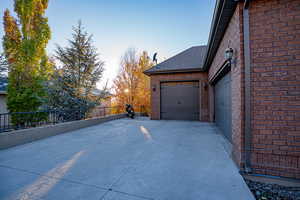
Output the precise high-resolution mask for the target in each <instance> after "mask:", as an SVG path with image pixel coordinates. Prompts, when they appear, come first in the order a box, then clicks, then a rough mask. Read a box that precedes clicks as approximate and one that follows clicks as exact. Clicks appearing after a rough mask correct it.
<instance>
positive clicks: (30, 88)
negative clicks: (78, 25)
mask: <svg viewBox="0 0 300 200" xmlns="http://www.w3.org/2000/svg"><path fill="white" fill-rule="evenodd" d="M47 7H48V0H26V1H24V0H14V11H15V12H16V14H17V18H14V17H13V16H12V15H11V14H10V11H9V10H8V9H7V10H6V11H5V12H4V16H3V21H4V31H5V35H4V37H3V49H4V54H5V58H6V60H7V62H8V71H9V73H8V80H9V81H8V99H7V106H8V109H9V111H10V112H24V111H36V110H38V109H39V108H40V106H41V105H42V104H43V100H44V99H45V96H46V95H47V94H46V91H45V89H44V86H43V83H44V82H45V81H46V80H47V79H48V78H49V74H50V73H51V71H52V66H51V63H50V62H49V61H48V57H47V55H46V50H45V49H46V46H47V43H48V41H49V40H50V36H51V31H50V28H49V26H48V19H47V17H45V16H44V15H45V11H46V9H47Z"/></svg>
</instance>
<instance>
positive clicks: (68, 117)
mask: <svg viewBox="0 0 300 200" xmlns="http://www.w3.org/2000/svg"><path fill="white" fill-rule="evenodd" d="M121 112H124V109H122V108H120V107H97V110H96V111H94V110H93V111H92V112H89V113H86V112H83V111H81V110H43V111H36V112H15V113H2V114H0V132H6V131H12V130H18V129H26V128H32V127H39V126H44V125H51V124H58V123H63V122H70V121H76V120H83V119H87V118H98V117H105V116H108V115H113V114H119V113H121Z"/></svg>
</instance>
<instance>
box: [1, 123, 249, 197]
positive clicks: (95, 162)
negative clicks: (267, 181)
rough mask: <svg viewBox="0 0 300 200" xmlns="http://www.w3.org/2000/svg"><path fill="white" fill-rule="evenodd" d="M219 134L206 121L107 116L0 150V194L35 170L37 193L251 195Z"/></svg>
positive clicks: (18, 188) (20, 185) (19, 189)
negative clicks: (111, 118) (93, 123)
mask: <svg viewBox="0 0 300 200" xmlns="http://www.w3.org/2000/svg"><path fill="white" fill-rule="evenodd" d="M222 140H223V138H222V136H220V135H218V134H216V131H215V129H214V127H213V125H211V124H209V123H200V122H188V121H150V120H147V118H138V119H135V120H131V119H121V120H116V121H110V122H107V123H103V124H100V125H97V126H92V127H88V128H84V129H81V130H77V131H73V132H70V133H66V134H63V135H58V136H55V137H51V138H47V139H44V140H40V141H36V142H33V143H29V144H25V145H21V146H17V147H14V148H10V149H7V150H2V151H0V177H1V178H0V185H1V186H2V185H6V186H5V187H4V188H1V187H0V188H1V189H0V199H5V198H11V196H12V195H17V197H18V195H22V194H23V193H24V192H23V191H24V188H28V187H29V188H30V187H31V185H33V184H35V183H36V182H37V180H39V179H40V178H39V177H43V179H42V183H43V184H41V185H42V186H41V187H40V186H39V187H35V190H34V192H33V193H34V194H32V195H31V196H32V197H34V198H37V199H38V198H41V199H118V200H119V199H121V200H123V199H186V200H188V199H236V197H239V199H244V200H248V199H249V200H252V199H254V198H253V197H252V194H251V192H250V191H249V189H248V188H247V186H246V184H245V183H244V181H243V179H242V177H241V176H240V175H239V173H238V170H237V168H236V167H235V165H234V163H233V162H232V161H231V159H230V158H229V157H228V155H227V153H226V152H225V151H224V148H223V145H222V142H223V141H222ZM9 170H11V171H14V172H15V173H21V174H20V175H18V176H14V175H13V173H12V172H10V173H12V174H10V175H9V173H8V172H7V171H9ZM2 176H4V177H5V178H4V179H3V178H2ZM48 179H49V180H48ZM53 180H56V181H53ZM7 181H8V183H9V184H7ZM44 183H45V184H44ZM43 185H51V189H47V192H44V191H45V190H46V189H45V186H43ZM63 188H66V189H63ZM40 193H46V194H45V195H39V194H40ZM86 195H87V196H86ZM13 197H16V196H13Z"/></svg>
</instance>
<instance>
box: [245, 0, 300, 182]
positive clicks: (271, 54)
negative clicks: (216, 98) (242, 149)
mask: <svg viewBox="0 0 300 200" xmlns="http://www.w3.org/2000/svg"><path fill="white" fill-rule="evenodd" d="M249 11H250V40H251V42H250V48H251V68H252V72H251V79H252V86H251V93H252V99H251V105H252V110H253V113H252V135H253V138H252V143H253V146H252V148H253V152H252V165H253V166H252V167H253V168H254V172H255V173H261V174H269V175H275V176H284V177H293V178H300V1H299V0H256V1H252V2H251V4H250V8H249Z"/></svg>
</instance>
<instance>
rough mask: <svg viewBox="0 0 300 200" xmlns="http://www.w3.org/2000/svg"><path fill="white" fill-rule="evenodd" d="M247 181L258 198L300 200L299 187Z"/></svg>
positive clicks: (261, 199) (258, 199) (266, 199)
mask: <svg viewBox="0 0 300 200" xmlns="http://www.w3.org/2000/svg"><path fill="white" fill-rule="evenodd" d="M245 181H246V183H247V185H248V187H249V188H250V190H251V192H252V193H253V194H254V196H255V198H256V199H257V200H300V188H299V187H285V186H281V185H276V184H267V183H261V182H255V181H251V180H247V179H246V180H245Z"/></svg>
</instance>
